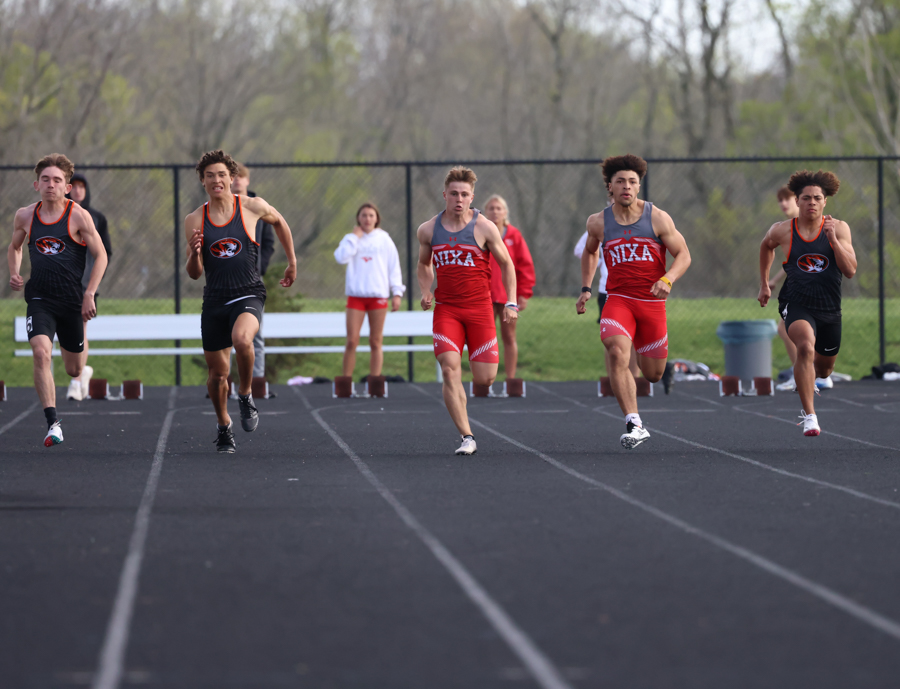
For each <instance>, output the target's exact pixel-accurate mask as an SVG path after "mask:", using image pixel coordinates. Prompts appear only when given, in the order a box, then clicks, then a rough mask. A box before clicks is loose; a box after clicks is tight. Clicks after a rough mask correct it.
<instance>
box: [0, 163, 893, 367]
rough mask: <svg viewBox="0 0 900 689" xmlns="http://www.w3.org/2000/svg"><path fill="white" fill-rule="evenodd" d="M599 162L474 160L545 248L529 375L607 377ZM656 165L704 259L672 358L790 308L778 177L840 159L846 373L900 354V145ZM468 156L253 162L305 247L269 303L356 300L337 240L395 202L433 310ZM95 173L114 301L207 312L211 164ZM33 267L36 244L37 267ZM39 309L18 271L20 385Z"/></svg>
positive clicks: (715, 346)
mask: <svg viewBox="0 0 900 689" xmlns="http://www.w3.org/2000/svg"><path fill="white" fill-rule="evenodd" d="M599 162H600V161H595V160H584V161H516V162H497V161H481V162H479V161H474V162H470V163H465V164H467V165H469V166H470V167H472V168H473V169H475V171H476V172H477V174H478V177H479V181H478V184H477V188H476V203H475V206H479V203H478V202H479V200H481V201H483V200H484V199H486V198H487V197H488V196H489V195H490V194H494V193H498V194H501V195H502V196H504V197H505V198H506V200H507V201H508V203H509V207H510V217H509V221H510V223H512V224H513V225H515V226H516V227H518V228H519V229H520V230H521V231H522V233H523V235H524V237H525V239H526V241H527V242H528V244H529V246H530V248H531V251H532V254H533V256H534V260H535V269H536V274H537V284H536V287H535V298H534V299H533V300H532V301H531V302H530V303H529V306H528V308H527V309H526V310H524V311H523V312H522V313H521V315H520V321H519V326H518V341H519V375H520V376H521V377H524V378H526V379H529V378H530V379H553V380H570V379H594V378H596V377H597V376H598V375H600V374H601V373H603V356H602V345H601V344H600V340H599V331H598V328H597V325H596V311H595V310H593V309H592V310H590V311H589V314H593V315H594V317H593V318H591V317H590V315H589V316H581V317H579V316H576V314H575V308H574V303H575V299H576V297H577V295H578V292H579V287H580V280H581V278H580V262H579V259H578V258H577V257H576V256H575V255H574V254H573V248H574V246H575V244H576V242H577V241H578V239H579V237H580V236H581V234H582V233H583V232H584V225H585V220H586V218H587V216H588V215H590V214H591V213H593V212H596V211H598V210H600V209H602V208H603V207H604V206H605V204H606V193H605V189H604V186H603V180H602V175H601V173H600V170H599V167H598V163H599ZM648 162H649V173H648V175H647V177H646V178H645V181H644V184H643V196H644V197H645V198H647V199H649V200H651V201H653V202H654V203H655V204H657V205H658V206H659V207H660V208H662V209H664V210H666V211H667V212H668V213H669V214H670V215H671V216H672V218H673V219H674V221H675V225H676V226H677V227H678V229H679V230H680V231H681V232H682V233H683V234H684V236H685V238H686V240H687V242H688V246H689V248H690V250H691V254H692V258H693V264H692V266H691V268H690V270H689V271H688V273H687V274H686V275H685V277H684V278H683V279H682V280H681V281H679V283H678V284H677V285H676V287H675V290H674V291H673V295H672V297H671V298H670V300H669V304H668V311H669V324H670V326H669V333H670V338H669V339H670V357H673V358H684V359H691V360H695V361H701V362H703V363H706V364H708V365H709V366H710V367H712V369H713V370H718V371H719V372H721V370H722V367H723V354H722V347H721V343H720V342H719V341H718V339H717V338H716V335H715V328H716V326H717V325H718V323H719V322H720V321H722V320H735V319H748V318H749V319H752V318H771V319H775V318H777V314H776V312H775V307H774V306H773V305H770V306H769V307H768V308H767V309H766V310H761V309H760V308H759V305H758V304H757V303H756V301H755V299H756V296H757V291H758V278H757V270H758V269H757V266H758V255H759V243H760V240H761V238H762V235H763V234H764V233H765V231H766V230H767V229H768V228H769V226H770V225H771V224H772V223H773V222H776V221H778V220H780V219H781V215H780V212H779V209H778V205H777V200H776V197H775V193H776V191H777V189H778V188H779V187H780V186H781V185H783V184H785V183H786V181H787V179H788V178H789V176H790V174H791V173H792V172H794V171H795V170H798V169H803V168H809V169H818V168H820V167H824V168H826V169H831V170H833V171H834V172H835V173H836V174H837V175H838V177H840V179H841V190H840V193H839V194H838V195H837V196H836V197H835V198H833V199H831V200H829V202H828V207H827V212H829V213H831V214H832V215H834V216H835V217H838V218H840V219H842V220H845V221H846V222H847V223H848V224H849V225H850V228H851V230H852V232H853V242H854V247H855V249H856V253H857V257H858V260H859V270H858V273H857V276H856V277H855V278H854V279H852V280H845V281H844V298H845V301H844V343H843V345H842V349H841V354H840V356H839V358H838V370H839V371H846V372H847V373H850V374H851V375H853V376H854V377H858V376H860V375H862V374H864V373H866V372H868V370H869V368H870V367H871V366H872V365H875V364H878V363H881V362H883V361H885V360H888V361H897V360H900V271H898V268H900V230H898V227H900V224H898V215H900V175H898V168H897V161H896V160H895V159H892V158H828V159H825V158H811V159H803V158H796V159H705V160H685V159H666V160H650V161H648ZM451 165H452V163H445V162H410V163H351V164H340V163H334V164H325V163H323V164H257V165H251V166H250V169H251V185H250V188H251V190H253V191H255V192H256V193H257V194H259V195H260V196H262V197H263V198H265V199H266V200H267V201H269V202H270V203H271V204H272V205H274V206H275V207H276V208H278V210H279V211H281V213H282V214H283V215H284V217H285V218H286V219H287V221H288V223H289V224H290V226H291V229H292V231H293V235H294V243H295V248H296V252H297V255H298V258H299V260H300V265H299V274H298V280H297V282H296V284H295V286H294V287H292V288H291V289H290V290H284V289H282V288H281V287H278V286H275V283H276V282H277V278H278V277H280V275H279V274H280V271H281V270H283V264H284V260H285V259H284V253H283V250H282V249H281V247H280V246H276V253H275V256H274V257H273V258H272V262H271V267H270V271H269V273H270V274H269V276H267V282H268V283H269V285H270V299H269V302H268V304H267V310H268V311H269V312H273V311H283V310H295V309H302V310H304V311H342V310H343V308H344V303H345V299H344V297H343V294H344V267H343V266H340V265H338V264H337V263H336V262H335V260H334V257H333V256H332V252H333V251H334V249H335V248H336V246H337V244H338V242H339V241H340V239H341V237H342V236H343V235H344V234H345V233H347V232H349V231H350V230H351V229H352V227H353V225H354V220H355V218H354V214H355V212H356V209H357V208H358V207H359V205H360V204H361V203H363V202H366V201H371V202H374V203H376V204H377V205H378V207H379V209H380V211H381V216H382V228H383V229H384V230H386V231H387V232H388V233H389V234H390V235H391V237H392V238H393V239H394V242H395V243H396V245H397V248H398V250H399V253H400V258H401V264H402V265H403V266H404V271H403V272H404V277H405V279H406V282H407V285H408V292H407V300H406V302H405V306H406V308H411V309H412V308H418V287H417V286H416V282H415V259H416V256H417V254H416V251H417V245H416V240H415V230H416V228H417V227H418V225H419V224H421V223H422V222H424V221H425V220H427V219H428V218H430V217H431V216H433V215H434V214H435V213H437V212H438V211H440V210H441V208H442V207H443V202H442V199H441V191H442V188H443V177H444V174H445V173H446V170H447V169H448V168H449V167H450V166H451ZM78 171H79V172H81V173H83V174H85V175H86V176H87V179H88V181H89V183H90V187H91V197H92V206H93V207H94V208H95V209H97V210H99V211H101V212H102V213H104V214H105V215H106V217H107V219H108V222H109V230H110V236H111V242H112V248H113V255H112V258H111V260H110V265H109V269H108V272H107V274H106V276H105V277H104V280H103V283H102V284H101V286H100V290H99V299H98V307H99V312H100V313H101V314H113V313H116V314H120V313H134V314H148V313H176V312H184V313H187V312H199V310H200V302H201V297H202V291H203V279H202V278H201V280H199V281H193V280H190V279H189V278H188V277H187V274H186V273H185V271H184V268H183V265H184V259H185V254H184V237H183V219H184V216H185V215H186V214H187V213H189V212H190V211H191V210H193V209H195V208H196V207H198V206H199V205H201V204H202V203H203V201H204V200H205V194H204V192H203V189H202V188H201V186H200V184H199V181H198V179H197V176H196V174H195V172H194V171H193V169H192V168H191V167H189V166H90V165H82V166H78ZM32 181H33V174H32V172H31V170H30V168H27V167H3V168H0V185H2V189H3V190H4V194H3V195H2V197H0V222H2V223H3V226H4V227H7V228H8V229H9V230H11V228H12V219H13V214H14V213H15V210H16V209H17V208H19V207H22V206H25V205H28V204H29V203H32V202H34V201H35V200H36V198H37V195H36V192H35V191H34V190H33V188H32V184H31V183H32ZM28 273H29V266H28V258H27V251H26V252H25V260H24V265H23V268H22V274H23V275H25V276H27V275H28ZM24 310H25V305H24V301H23V300H22V297H21V293H19V294H15V293H12V292H11V291H10V289H9V286H8V283H7V282H6V281H3V285H2V286H0V343H2V344H0V353H2V361H3V364H0V371H2V370H3V369H7V371H6V372H5V373H3V374H0V379H2V378H4V377H5V378H6V380H7V384H28V381H29V380H30V361H28V360H23V359H19V360H18V361H13V360H12V349H13V346H14V345H13V342H12V320H13V317H14V316H15V315H23V314H24ZM88 335H90V332H89V331H88ZM198 337H199V333H198ZM398 342H399V341H398ZM322 343H323V342H322V341H318V342H316V343H315V344H322ZM389 343H390V342H389ZM185 344H188V343H185ZM191 344H193V343H191ZM337 344H339V342H337ZM20 346H21V345H20ZM116 346H119V345H116ZM122 346H128V345H127V344H124V343H123V345H122ZM134 346H138V344H137V343H135V344H134ZM774 352H775V358H774V363H775V366H776V368H786V367H787V366H789V363H790V362H789V361H788V360H787V357H786V355H785V353H784V349H783V347H781V346H780V344H779V343H778V342H777V341H776V343H775V345H774ZM501 356H502V354H501ZM181 359H185V360H186V361H183V362H181V364H182V365H181V366H176V362H175V361H173V360H172V359H171V358H167V357H103V358H102V360H101V359H100V357H97V358H96V359H95V360H94V361H92V364H93V365H95V368H101V369H102V368H103V367H105V368H106V369H108V370H109V375H107V376H105V377H108V378H109V379H110V380H111V381H112V380H115V379H116V376H117V375H118V376H120V377H141V378H142V380H144V381H145V382H151V383H157V384H170V383H171V382H172V381H173V380H175V378H176V377H178V378H179V379H181V380H183V382H185V383H200V382H203V380H204V375H205V367H204V366H203V365H202V361H193V360H190V358H189V357H181ZM359 359H360V361H359V364H358V366H357V374H358V376H361V375H363V374H364V373H365V372H366V366H367V358H366V357H364V356H362V357H359ZM267 365H268V366H269V367H270V370H269V372H268V374H269V377H270V379H278V380H280V381H283V380H284V379H286V378H287V377H288V376H290V375H295V374H303V375H324V376H327V377H333V376H334V375H336V374H338V373H339V370H340V356H339V355H281V356H278V357H271V359H270V361H267ZM179 369H181V370H179ZM385 373H386V374H389V375H394V374H399V375H403V376H404V377H408V376H410V375H413V376H414V377H415V378H416V379H420V380H427V379H434V376H435V372H434V362H433V358H432V357H430V356H428V355H425V354H418V355H416V356H415V358H413V357H412V356H411V355H406V354H388V355H387V356H386V358H385ZM501 377H502V367H501ZM20 378H22V380H21V381H20V380H19V379H20Z"/></svg>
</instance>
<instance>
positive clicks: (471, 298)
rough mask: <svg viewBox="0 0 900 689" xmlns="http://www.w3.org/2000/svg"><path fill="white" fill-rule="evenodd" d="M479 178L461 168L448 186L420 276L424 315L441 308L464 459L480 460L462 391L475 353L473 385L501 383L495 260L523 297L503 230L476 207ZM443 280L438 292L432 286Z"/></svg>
mask: <svg viewBox="0 0 900 689" xmlns="http://www.w3.org/2000/svg"><path fill="white" fill-rule="evenodd" d="M476 180H477V177H476V176H475V173H474V172H472V171H471V170H469V169H468V168H464V167H455V168H453V169H452V170H450V172H448V173H447V176H446V178H445V179H444V199H445V201H446V203H447V206H446V208H445V210H443V211H441V212H440V213H438V214H437V215H436V216H435V217H433V218H432V219H431V220H429V221H428V222H426V223H424V224H423V225H421V226H420V227H419V229H418V232H417V235H418V238H419V263H418V266H417V277H418V280H419V289H420V290H421V292H422V301H421V304H422V308H423V309H424V310H425V311H428V310H429V309H430V308H431V304H432V301H434V304H435V307H434V321H433V325H432V331H433V333H434V354H435V356H436V357H437V360H438V362H440V364H441V370H442V372H443V375H444V403H445V404H446V405H447V411H449V412H450V418H452V419H453V423H454V424H456V428H457V430H459V434H460V435H461V436H462V445H460V447H459V449H458V450H456V454H458V455H471V454H475V452H476V446H475V437H474V436H473V435H472V429H471V428H470V427H469V416H468V414H467V413H466V391H465V388H464V387H463V384H462V350H463V347H464V346H466V345H468V347H469V365H470V366H471V367H472V378H473V379H474V381H475V383H477V384H479V385H490V384H491V383H493V382H494V378H496V377H497V367H498V365H499V363H500V350H499V348H498V346H497V328H496V326H495V325H494V310H493V306H492V304H491V264H490V257H491V256H493V257H494V258H495V259H496V260H497V264H498V265H499V266H500V271H501V272H502V274H503V285H504V287H505V288H506V293H507V294H508V295H510V294H516V270H515V266H513V263H512V260H511V259H510V257H509V252H508V251H507V250H506V246H505V245H504V244H503V238H502V237H501V236H500V230H498V229H497V226H496V225H495V224H494V223H492V222H491V221H490V220H488V219H487V218H485V217H484V216H483V215H482V214H481V211H478V210H476V209H474V208H470V206H471V205H472V201H473V199H474V198H475V181H476ZM435 273H437V283H438V284H437V289H436V290H435V292H434V294H433V295H432V293H431V285H432V283H433V282H434V277H435ZM518 308H519V307H518V306H517V305H516V303H515V302H510V301H508V302H507V303H506V304H505V305H504V309H503V320H504V322H506V323H511V322H514V321H515V320H516V318H517V317H518Z"/></svg>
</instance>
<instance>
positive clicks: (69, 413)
mask: <svg viewBox="0 0 900 689" xmlns="http://www.w3.org/2000/svg"><path fill="white" fill-rule="evenodd" d="M142 413H143V412H139V411H64V412H62V413H61V414H60V416H137V415H139V414H142Z"/></svg>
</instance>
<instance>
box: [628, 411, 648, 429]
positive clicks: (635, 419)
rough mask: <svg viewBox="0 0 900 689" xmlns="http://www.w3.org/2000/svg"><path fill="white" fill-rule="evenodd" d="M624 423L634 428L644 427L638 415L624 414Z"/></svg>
mask: <svg viewBox="0 0 900 689" xmlns="http://www.w3.org/2000/svg"><path fill="white" fill-rule="evenodd" d="M625 423H633V424H634V425H635V426H640V427H641V428H643V427H644V424H642V423H641V415H640V414H626V415H625Z"/></svg>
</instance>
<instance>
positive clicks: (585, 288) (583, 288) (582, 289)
mask: <svg viewBox="0 0 900 689" xmlns="http://www.w3.org/2000/svg"><path fill="white" fill-rule="evenodd" d="M585 292H590V293H591V294H593V293H594V290H592V289H591V288H590V287H582V288H581V293H582V294H584V293H585Z"/></svg>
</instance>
